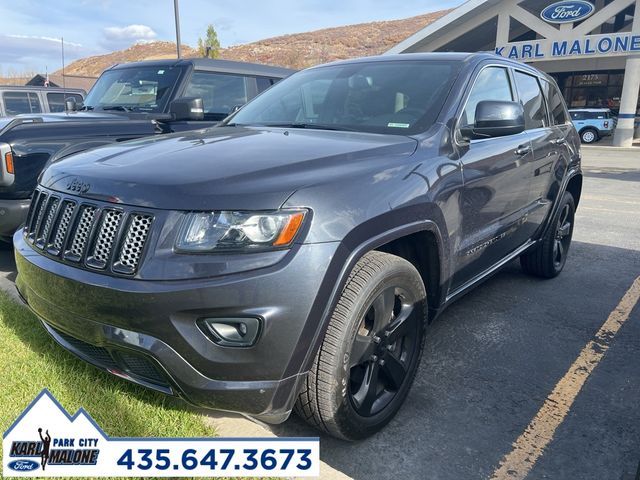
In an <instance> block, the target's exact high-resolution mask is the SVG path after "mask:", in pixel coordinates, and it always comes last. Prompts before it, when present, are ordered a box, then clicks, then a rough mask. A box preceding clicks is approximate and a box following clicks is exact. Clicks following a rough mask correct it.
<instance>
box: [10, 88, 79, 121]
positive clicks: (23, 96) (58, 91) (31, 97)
mask: <svg viewBox="0 0 640 480" xmlns="http://www.w3.org/2000/svg"><path fill="white" fill-rule="evenodd" d="M85 95H86V92H85V91H84V90H81V89H77V88H57V87H18V86H0V117H13V116H15V115H21V114H23V113H55V112H64V106H65V100H66V99H67V98H73V99H74V101H75V102H77V103H82V102H83V101H84V97H85Z"/></svg>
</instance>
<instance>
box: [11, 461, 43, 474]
mask: <svg viewBox="0 0 640 480" xmlns="http://www.w3.org/2000/svg"><path fill="white" fill-rule="evenodd" d="M8 466H9V468H10V469H11V470H13V471H15V472H32V471H33V470H35V469H37V468H38V467H40V464H39V463H38V462H34V461H33V460H14V461H13V462H9V465H8Z"/></svg>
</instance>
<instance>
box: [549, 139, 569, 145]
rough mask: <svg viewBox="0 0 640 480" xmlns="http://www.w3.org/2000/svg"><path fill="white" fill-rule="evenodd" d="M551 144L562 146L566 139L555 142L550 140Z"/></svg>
mask: <svg viewBox="0 0 640 480" xmlns="http://www.w3.org/2000/svg"><path fill="white" fill-rule="evenodd" d="M551 143H553V144H554V145H564V144H565V143H567V139H566V138H556V139H555V140H551Z"/></svg>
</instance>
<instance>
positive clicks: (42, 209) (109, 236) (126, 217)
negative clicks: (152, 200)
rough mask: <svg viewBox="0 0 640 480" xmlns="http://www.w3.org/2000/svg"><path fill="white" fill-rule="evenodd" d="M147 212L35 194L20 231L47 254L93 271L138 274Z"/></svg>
mask: <svg viewBox="0 0 640 480" xmlns="http://www.w3.org/2000/svg"><path fill="white" fill-rule="evenodd" d="M152 223H153V216H152V215H150V214H148V213H140V212H135V211H127V210H126V209H125V208H120V207H118V208H114V207H112V206H110V205H109V204H107V205H104V206H101V205H97V204H96V203H94V202H91V203H90V202H84V201H80V200H77V199H75V198H72V197H65V196H63V195H60V194H58V193H49V192H46V191H44V190H40V189H38V190H36V191H35V193H34V197H33V200H32V202H31V208H30V210H29V214H28V216H27V223H26V225H25V227H24V235H25V238H26V239H27V241H28V242H29V243H30V244H32V245H33V246H35V247H36V248H38V249H40V250H42V251H43V252H44V253H47V254H48V255H51V256H54V257H57V258H58V259H60V260H62V261H65V262H69V263H73V264H76V265H78V264H79V265H82V266H85V267H88V268H90V269H94V270H110V271H113V272H115V273H120V274H123V275H133V274H135V272H136V271H137V269H138V267H139V264H140V260H141V258H142V254H143V251H144V246H145V244H146V241H147V239H148V237H149V233H150V231H151V224H152Z"/></svg>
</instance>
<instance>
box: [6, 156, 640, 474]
mask: <svg viewBox="0 0 640 480" xmlns="http://www.w3.org/2000/svg"><path fill="white" fill-rule="evenodd" d="M584 157H585V162H584V173H585V183H584V189H583V198H582V201H581V204H580V206H579V208H578V212H577V217H576V227H575V231H574V237H573V244H572V247H571V253H570V256H569V260H568V262H567V265H566V267H565V270H564V272H563V273H562V275H561V276H560V277H558V278H557V279H554V280H547V281H543V280H538V279H535V278H531V277H528V276H526V275H524V274H523V273H522V272H521V270H520V267H519V265H518V264H517V263H513V264H510V265H509V266H507V267H506V268H505V269H504V270H503V271H502V272H501V273H499V274H497V275H496V276H494V277H493V278H492V279H491V280H489V281H488V282H486V283H485V284H484V285H482V286H481V287H480V288H478V289H476V290H475V291H473V292H472V293H470V294H468V295H467V296H465V297H464V298H462V299H461V300H459V301H458V302H457V303H456V304H454V305H453V306H451V307H450V308H449V309H448V310H447V311H446V312H445V313H444V314H443V315H442V316H441V317H440V319H439V320H438V321H437V322H435V324H434V325H432V326H431V328H430V330H429V336H428V339H427V343H426V350H425V354H424V358H423V361H422V365H421V368H420V370H419V372H418V376H417V378H416V382H415V385H414V387H413V389H412V391H411V394H410V396H409V398H408V401H407V402H406V404H405V405H404V407H403V409H402V410H401V411H400V413H399V415H398V416H397V418H396V419H395V420H394V421H393V422H392V423H391V424H390V425H389V426H388V427H387V428H386V429H384V430H383V431H382V432H381V433H379V434H377V435H376V436H374V437H373V438H371V439H369V440H367V441H364V442H360V443H357V444H345V443H344V442H341V441H337V440H333V439H331V438H327V437H323V438H322V440H321V456H322V459H323V461H324V462H325V463H326V464H328V465H329V466H330V467H332V468H333V469H335V470H336V471H338V472H342V473H343V474H345V475H346V476H349V477H353V478H357V479H386V478H411V479H413V478H426V479H475V478H491V477H492V476H494V474H496V478H519V473H518V471H517V470H514V471H511V470H508V469H507V470H505V471H506V473H504V472H503V473H500V472H497V469H498V467H499V465H500V462H501V461H502V460H503V459H504V458H505V456H508V455H509V454H511V453H512V452H513V451H514V448H516V447H517V446H518V444H516V447H514V442H518V440H519V438H520V437H521V435H522V434H523V432H525V431H526V430H527V428H528V426H529V428H531V426H530V424H531V423H532V421H533V420H534V418H538V417H537V415H540V412H541V408H542V407H543V405H546V404H547V403H549V400H548V397H549V396H550V394H551V393H552V392H553V391H554V389H556V387H557V385H558V384H559V382H560V381H561V379H563V377H565V375H567V373H568V372H570V373H571V371H572V368H574V367H575V364H574V362H575V361H576V359H577V358H578V357H579V356H580V354H581V351H583V349H584V348H585V346H587V345H588V344H589V342H590V341H591V340H592V339H593V338H594V335H595V334H596V332H598V330H599V329H600V328H601V326H602V325H603V324H604V323H605V321H607V319H608V318H610V315H612V312H614V310H616V307H619V304H621V299H622V298H623V296H624V295H625V293H626V292H627V291H629V290H630V288H632V285H633V284H634V281H635V280H636V278H637V277H638V276H639V275H640V152H633V153H630V152H627V151H616V150H613V149H602V148H586V149H585V150H584ZM13 278H14V273H13V262H12V259H11V254H10V252H8V251H0V288H3V289H7V290H12V288H13V287H12V280H13ZM634 304H635V303H634ZM627 307H628V305H627ZM619 311H620V307H619V308H618V313H619ZM629 312H630V313H629ZM629 312H627V313H628V314H627V317H628V318H626V321H624V323H622V322H619V325H618V326H619V330H618V331H617V332H616V334H615V335H611V336H610V338H609V339H608V341H609V344H608V350H606V351H605V352H601V353H604V355H603V356H601V358H598V360H599V362H596V363H593V364H592V365H591V367H595V368H593V370H592V371H590V374H586V373H584V371H583V374H584V384H579V385H576V384H575V383H574V384H571V385H570V386H569V387H568V388H573V389H574V391H573V398H575V401H572V402H571V403H568V404H566V405H564V407H566V409H565V410H566V411H565V412H564V414H563V415H561V416H560V417H558V416H557V415H556V416H555V417H554V418H553V419H552V420H553V421H555V425H556V427H557V428H553V429H552V430H551V431H547V432H546V433H547V435H548V437H547V438H546V441H547V442H548V443H547V444H545V445H546V448H545V449H544V450H543V451H541V455H538V456H537V457H536V458H535V459H533V460H527V462H528V464H527V465H526V471H527V472H528V476H527V478H530V479H540V478H552V479H573V478H575V479H581V480H586V479H598V480H602V479H616V480H617V479H623V480H633V479H635V478H636V474H637V472H638V468H639V462H640V354H639V353H640V305H637V304H635V306H634V305H631V307H630V308H629ZM614 313H615V312H614ZM614 320H615V318H614ZM583 370H585V369H583ZM587 370H588V369H587ZM576 371H578V373H580V368H578V369H577V370H576ZM585 371H586V370H585ZM574 373H575V372H574ZM563 398H564V397H563ZM545 401H547V403H545ZM555 401H556V400H554V397H552V398H551V400H550V402H551V404H553V403H554V402H555ZM543 413H544V412H543ZM551 416H552V417H553V416H554V415H553V412H552V414H551ZM212 421H214V422H223V423H224V422H227V421H228V420H227V419H225V418H224V417H222V419H221V417H220V416H216V417H215V418H213V420H212ZM237 422H246V423H247V424H248V425H249V426H248V427H247V428H248V429H251V428H252V427H251V425H252V424H249V422H248V421H245V420H237ZM233 425H236V426H237V425H239V423H235V424H233ZM256 428H259V427H256ZM223 431H224V432H225V434H231V433H233V431H229V429H228V428H227V429H226V430H224V429H223ZM271 432H273V433H274V434H276V435H278V436H297V435H304V436H315V435H316V434H317V433H316V431H315V430H313V429H310V428H308V427H306V426H305V425H304V424H303V423H302V422H301V421H300V420H298V419H297V418H295V417H292V419H290V420H289V421H288V422H286V423H285V424H283V425H280V426H277V427H272V428H271ZM243 434H244V433H243ZM538 446H539V445H538ZM496 472H497V473H496Z"/></svg>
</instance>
